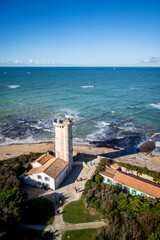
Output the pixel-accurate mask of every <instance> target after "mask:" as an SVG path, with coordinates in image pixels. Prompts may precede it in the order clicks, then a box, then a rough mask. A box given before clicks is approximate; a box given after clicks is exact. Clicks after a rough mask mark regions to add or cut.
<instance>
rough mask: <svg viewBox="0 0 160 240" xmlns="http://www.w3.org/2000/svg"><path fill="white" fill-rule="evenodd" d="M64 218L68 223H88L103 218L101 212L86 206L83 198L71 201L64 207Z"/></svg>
mask: <svg viewBox="0 0 160 240" xmlns="http://www.w3.org/2000/svg"><path fill="white" fill-rule="evenodd" d="M63 211H64V213H63V220H64V221H65V222H68V223H86V222H94V221H96V220H97V221H99V220H101V214H100V213H97V212H95V211H94V210H93V209H91V208H85V205H84V201H83V200H82V199H80V200H78V201H74V202H70V203H69V204H67V205H66V206H65V207H64V209H63Z"/></svg>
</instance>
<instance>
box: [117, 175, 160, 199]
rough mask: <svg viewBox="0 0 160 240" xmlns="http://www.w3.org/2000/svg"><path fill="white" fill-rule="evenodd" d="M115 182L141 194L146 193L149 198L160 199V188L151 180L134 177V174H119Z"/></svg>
mask: <svg viewBox="0 0 160 240" xmlns="http://www.w3.org/2000/svg"><path fill="white" fill-rule="evenodd" d="M114 181H116V182H118V183H120V184H123V185H125V186H128V187H131V188H133V189H135V190H137V191H139V192H142V193H145V194H147V195H149V196H152V197H155V198H160V186H159V185H158V184H155V183H153V182H151V181H149V180H146V179H143V178H140V177H137V176H134V175H133V174H127V173H124V172H119V173H118V175H117V176H116V177H115V179H114Z"/></svg>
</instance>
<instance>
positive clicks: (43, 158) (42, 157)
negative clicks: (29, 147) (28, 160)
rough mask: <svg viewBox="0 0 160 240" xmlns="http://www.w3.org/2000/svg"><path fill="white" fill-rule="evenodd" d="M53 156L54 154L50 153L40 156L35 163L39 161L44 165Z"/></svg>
mask: <svg viewBox="0 0 160 240" xmlns="http://www.w3.org/2000/svg"><path fill="white" fill-rule="evenodd" d="M51 158H53V156H52V155H50V154H49V153H46V154H43V155H41V156H40V157H39V158H37V159H36V160H35V161H34V163H36V162H38V163H39V164H41V165H43V164H45V163H46V162H47V161H48V160H49V159H51Z"/></svg>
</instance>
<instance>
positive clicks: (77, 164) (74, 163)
mask: <svg viewBox="0 0 160 240" xmlns="http://www.w3.org/2000/svg"><path fill="white" fill-rule="evenodd" d="M73 166H82V167H85V168H87V169H88V170H90V169H89V167H88V165H87V164H86V163H85V162H80V161H75V162H73Z"/></svg>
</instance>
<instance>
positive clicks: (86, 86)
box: [81, 85, 95, 88]
mask: <svg viewBox="0 0 160 240" xmlns="http://www.w3.org/2000/svg"><path fill="white" fill-rule="evenodd" d="M94 87H95V86H94V85H92V86H81V88H94Z"/></svg>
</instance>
